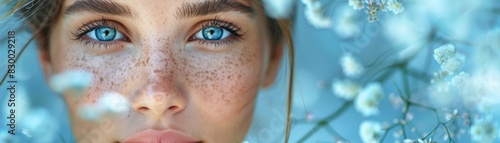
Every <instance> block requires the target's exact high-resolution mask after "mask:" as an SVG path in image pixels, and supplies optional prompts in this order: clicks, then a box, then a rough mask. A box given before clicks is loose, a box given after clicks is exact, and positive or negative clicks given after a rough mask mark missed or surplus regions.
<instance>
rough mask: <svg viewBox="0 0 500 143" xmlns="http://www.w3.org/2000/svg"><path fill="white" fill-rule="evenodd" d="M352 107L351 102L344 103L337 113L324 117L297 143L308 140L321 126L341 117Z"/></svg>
mask: <svg viewBox="0 0 500 143" xmlns="http://www.w3.org/2000/svg"><path fill="white" fill-rule="evenodd" d="M351 105H352V101H348V102H344V104H343V105H342V106H341V107H340V108H339V109H337V111H335V112H333V113H332V114H331V115H330V116H328V117H326V118H325V119H323V120H321V121H319V123H318V124H316V126H314V127H313V129H311V130H310V131H309V132H307V133H306V135H304V136H303V137H302V138H300V140H299V141H298V142H304V141H306V140H307V139H308V138H310V137H311V136H312V135H313V134H314V133H316V132H317V131H318V130H319V129H320V128H321V127H322V126H323V125H327V124H328V121H332V120H334V119H336V118H337V117H339V116H340V115H342V114H343V113H344V112H345V111H346V110H347V109H348V108H349V107H350V106H351Z"/></svg>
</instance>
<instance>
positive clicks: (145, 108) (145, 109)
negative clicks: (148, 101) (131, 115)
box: [139, 107, 149, 111]
mask: <svg viewBox="0 0 500 143" xmlns="http://www.w3.org/2000/svg"><path fill="white" fill-rule="evenodd" d="M147 110H149V108H148V107H140V108H139V111H147Z"/></svg>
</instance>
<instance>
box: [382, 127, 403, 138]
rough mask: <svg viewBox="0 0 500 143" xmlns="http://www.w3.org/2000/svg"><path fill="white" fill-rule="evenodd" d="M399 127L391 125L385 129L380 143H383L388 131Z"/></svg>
mask: <svg viewBox="0 0 500 143" xmlns="http://www.w3.org/2000/svg"><path fill="white" fill-rule="evenodd" d="M399 125H400V124H393V125H391V126H389V127H387V128H386V129H385V132H384V135H382V138H380V142H384V140H385V137H386V136H387V134H388V133H389V131H390V130H392V129H393V128H394V127H397V126H399Z"/></svg>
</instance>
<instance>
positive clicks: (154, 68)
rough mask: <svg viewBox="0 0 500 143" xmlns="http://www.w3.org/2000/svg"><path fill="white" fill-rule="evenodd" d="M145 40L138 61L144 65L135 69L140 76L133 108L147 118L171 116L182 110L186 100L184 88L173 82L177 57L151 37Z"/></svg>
mask: <svg viewBox="0 0 500 143" xmlns="http://www.w3.org/2000/svg"><path fill="white" fill-rule="evenodd" d="M146 39H150V41H144V43H143V44H144V45H142V47H143V50H142V51H141V55H142V57H143V58H141V59H142V60H141V61H140V62H141V63H143V64H139V65H140V66H138V67H135V69H138V71H139V74H141V75H140V76H141V77H143V78H141V79H139V80H138V81H140V83H139V85H140V86H139V87H136V89H135V93H136V94H135V97H134V98H133V99H132V108H133V109H134V110H135V111H136V112H138V113H140V114H143V115H145V116H147V117H150V118H162V117H164V116H172V115H174V114H176V113H179V112H180V111H182V110H184V108H185V107H186V104H187V98H186V96H185V95H184V94H183V93H185V92H183V91H184V89H183V88H182V87H183V85H182V83H181V82H179V80H176V77H178V76H176V75H175V74H177V73H179V72H178V71H177V70H178V68H177V67H176V57H175V54H173V53H172V47H170V46H168V44H161V43H158V42H157V41H156V40H154V38H146Z"/></svg>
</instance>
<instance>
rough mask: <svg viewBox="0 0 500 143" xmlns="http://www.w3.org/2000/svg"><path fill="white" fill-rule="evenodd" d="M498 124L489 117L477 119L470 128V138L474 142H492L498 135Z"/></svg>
mask: <svg viewBox="0 0 500 143" xmlns="http://www.w3.org/2000/svg"><path fill="white" fill-rule="evenodd" d="M498 130H499V128H498V124H497V123H495V122H493V121H492V119H491V117H487V118H483V119H478V120H477V121H476V122H475V123H474V124H473V125H472V126H471V128H470V134H471V138H472V140H473V141H475V142H481V143H491V142H494V141H495V139H496V138H498V136H500V135H499V134H498V133H499V131H498Z"/></svg>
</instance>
